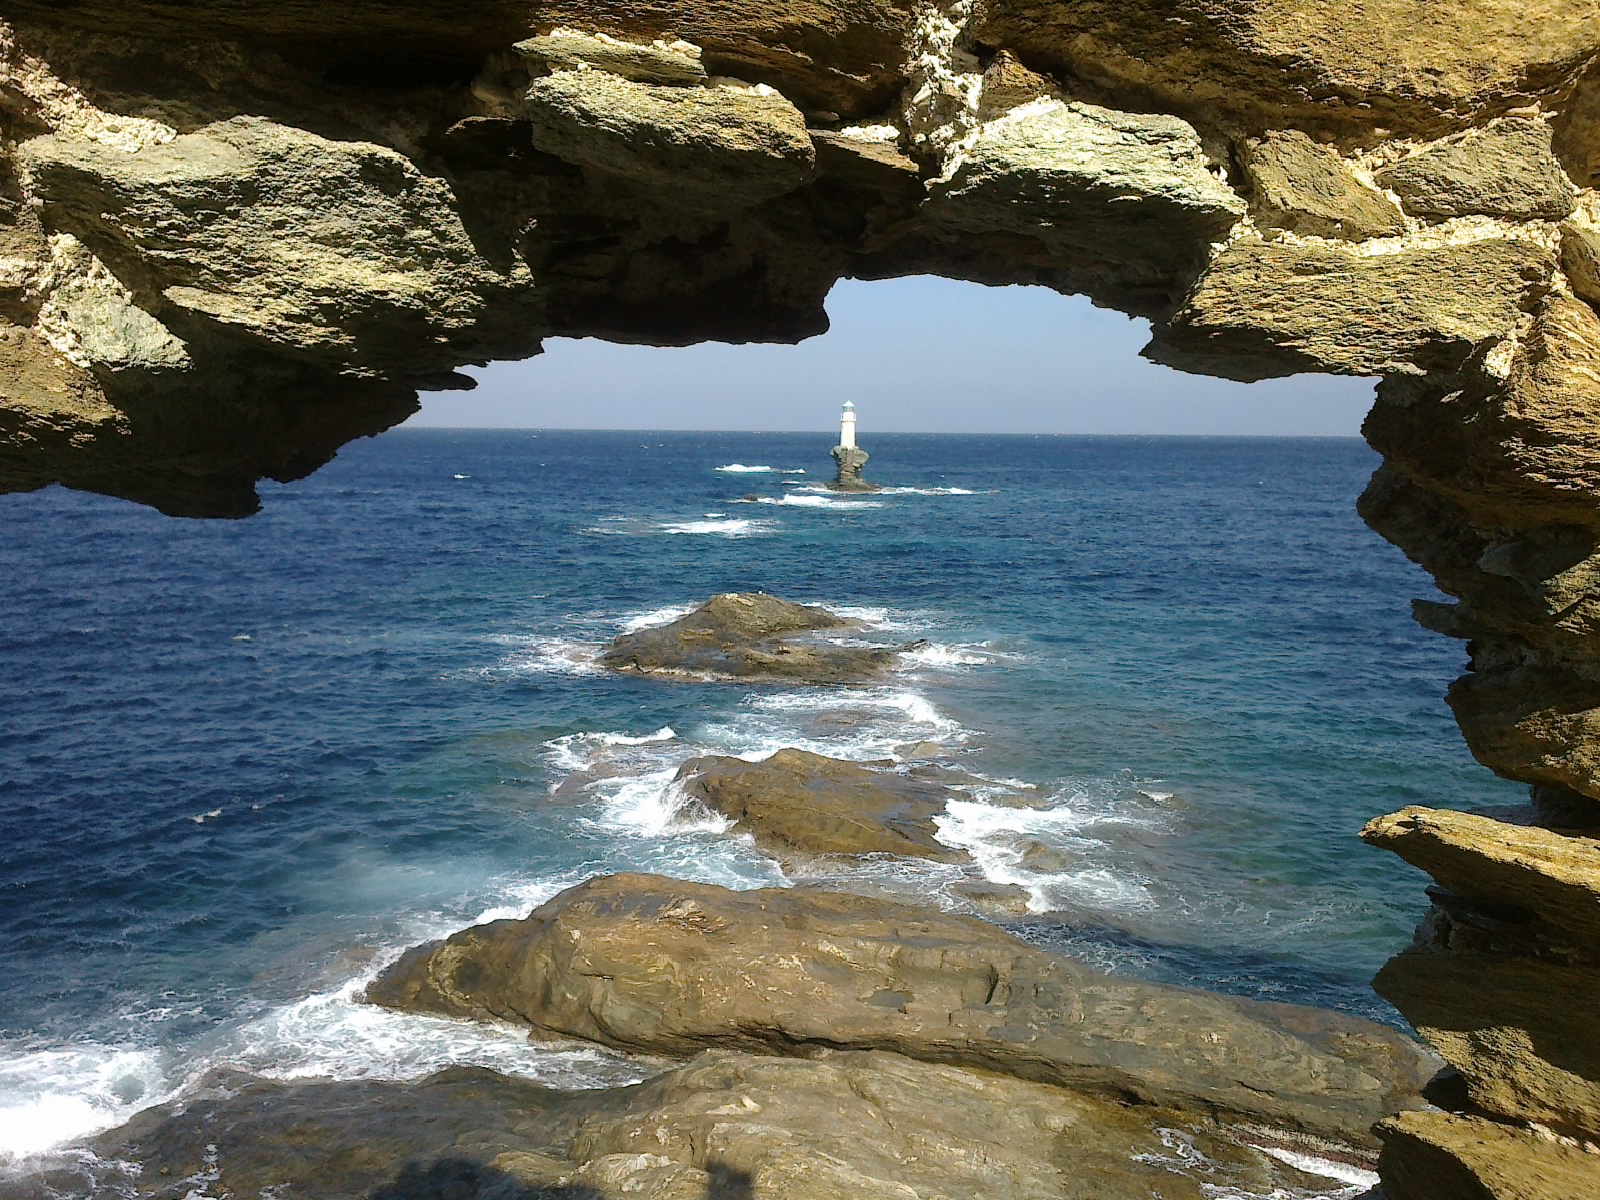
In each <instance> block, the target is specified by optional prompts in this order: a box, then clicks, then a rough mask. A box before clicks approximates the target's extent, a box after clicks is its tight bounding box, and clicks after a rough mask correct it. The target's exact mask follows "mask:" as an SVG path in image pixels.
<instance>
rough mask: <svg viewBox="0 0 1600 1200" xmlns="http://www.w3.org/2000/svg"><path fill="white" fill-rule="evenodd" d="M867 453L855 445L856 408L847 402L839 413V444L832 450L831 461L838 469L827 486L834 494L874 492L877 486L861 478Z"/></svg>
mask: <svg viewBox="0 0 1600 1200" xmlns="http://www.w3.org/2000/svg"><path fill="white" fill-rule="evenodd" d="M867 458H868V455H867V452H866V451H865V450H863V449H861V447H859V446H857V445H856V406H855V404H854V403H852V402H851V401H849V400H846V401H845V402H844V409H843V410H842V411H841V412H840V413H839V444H838V445H837V446H835V447H834V448H833V461H834V463H835V465H836V466H837V467H838V472H837V473H836V474H835V476H834V479H833V482H832V483H830V484H829V485H828V486H829V487H830V488H832V489H833V490H834V491H836V492H875V491H877V490H878V488H877V485H875V484H871V483H868V482H867V481H866V480H865V479H863V478H861V469H862V468H863V467H865V466H866V465H867Z"/></svg>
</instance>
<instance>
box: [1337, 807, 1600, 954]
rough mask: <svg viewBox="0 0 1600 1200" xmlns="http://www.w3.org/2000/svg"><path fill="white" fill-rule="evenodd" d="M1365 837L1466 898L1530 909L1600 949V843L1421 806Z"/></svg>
mask: <svg viewBox="0 0 1600 1200" xmlns="http://www.w3.org/2000/svg"><path fill="white" fill-rule="evenodd" d="M1361 837H1362V840H1364V841H1366V842H1367V843H1369V844H1370V845H1374V846H1381V847H1382V848H1383V849H1385V850H1392V851H1394V853H1396V854H1398V855H1399V856H1400V857H1401V858H1403V859H1405V860H1406V861H1407V862H1408V863H1410V864H1411V865H1412V866H1415V867H1420V868H1421V869H1422V870H1424V871H1426V872H1428V874H1430V875H1432V876H1433V877H1434V878H1435V879H1436V880H1438V881H1439V883H1441V884H1443V885H1444V886H1445V887H1446V888H1448V889H1449V890H1450V891H1452V892H1455V893H1456V894H1458V895H1461V896H1465V897H1467V898H1469V899H1475V900H1482V901H1485V902H1487V903H1491V904H1495V905H1503V906H1510V907H1513V908H1516V909H1521V910H1524V911H1525V912H1526V913H1528V914H1530V915H1531V916H1533V917H1535V918H1537V919H1538V920H1539V921H1541V922H1544V923H1545V924H1547V925H1548V926H1550V927H1551V928H1552V929H1554V930H1558V931H1560V932H1561V933H1562V934H1563V935H1564V936H1565V937H1566V938H1568V939H1571V940H1572V941H1573V942H1574V943H1575V944H1577V945H1600V842H1595V841H1591V840H1589V839H1587V838H1573V837H1566V836H1564V835H1562V834H1559V833H1555V832H1552V831H1551V830H1548V829H1540V828H1538V827H1537V826H1525V825H1508V824H1506V823H1505V822H1503V821H1496V820H1493V819H1491V818H1489V817H1483V816H1478V815H1476V814H1474V813H1464V812H1453V811H1450V810H1448V809H1429V808H1419V807H1415V806H1413V807H1411V808H1406V809H1402V810H1401V811H1400V812H1398V813H1391V814H1390V815H1389V816H1386V817H1378V818H1377V819H1375V820H1373V821H1371V822H1369V823H1368V824H1367V827H1366V828H1365V829H1363V830H1362V831H1361Z"/></svg>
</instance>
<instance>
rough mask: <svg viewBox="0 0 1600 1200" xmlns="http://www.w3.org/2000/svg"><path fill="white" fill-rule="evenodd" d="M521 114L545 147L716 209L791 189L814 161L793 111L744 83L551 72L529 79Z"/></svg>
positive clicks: (805, 176) (803, 180)
mask: <svg viewBox="0 0 1600 1200" xmlns="http://www.w3.org/2000/svg"><path fill="white" fill-rule="evenodd" d="M524 115H525V116H526V118H527V119H528V121H529V122H530V123H531V125H532V127H533V144H534V145H535V146H536V147H537V148H538V149H540V150H543V151H544V152H545V153H547V154H554V155H555V156H556V157H557V158H561V159H564V160H566V161H567V162H570V163H573V164H575V165H577V166H581V167H588V168H594V169H598V170H601V171H606V172H609V173H611V174H614V175H619V176H622V177H623V178H625V179H629V180H631V181H633V182H635V183H638V184H641V185H643V186H645V187H648V188H655V189H661V188H665V189H670V190H672V191H674V192H680V193H685V194H692V195H696V196H697V197H698V199H699V201H700V202H702V203H706V204H710V205H712V206H714V207H717V208H740V207H745V206H748V205H752V204H759V203H760V202H761V201H763V200H770V199H771V198H773V197H774V196H781V195H783V194H784V193H785V192H792V191H794V190H795V189H796V188H799V187H800V186H801V185H803V184H805V183H806V182H807V181H809V180H810V178H811V175H812V172H813V171H814V169H815V167H816V153H815V151H814V150H813V149H812V147H811V137H810V135H809V134H808V133H807V132H806V122H805V118H804V117H803V116H802V115H801V114H800V110H799V109H797V108H796V107H795V106H794V105H793V104H791V103H789V101H787V100H785V99H784V98H783V97H782V96H780V95H777V94H775V93H770V92H769V93H762V92H758V91H755V90H752V89H748V88H738V87H666V86H661V85H658V84H650V83H635V82H633V81H632V80H631V79H623V78H622V77H620V76H617V75H612V74H610V73H608V72H606V71H558V72H557V73H556V74H554V75H549V76H546V77H545V78H543V79H536V80H534V81H533V83H532V85H531V86H530V87H529V88H528V97H527V107H526V109H525V111H524Z"/></svg>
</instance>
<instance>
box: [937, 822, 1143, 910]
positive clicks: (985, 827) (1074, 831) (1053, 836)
mask: <svg viewBox="0 0 1600 1200" xmlns="http://www.w3.org/2000/svg"><path fill="white" fill-rule="evenodd" d="M1086 799H1087V798H1086V797H1083V796H1082V795H1081V793H1076V792H1069V793H1068V794H1066V795H1064V796H1059V797H1057V798H1056V799H1055V801H1054V802H1053V803H1046V804H1044V805H1042V806H1037V807H1035V806H1028V807H1017V806H1014V805H1007V804H996V803H991V802H989V801H987V800H984V799H979V798H974V799H972V800H951V801H950V802H949V803H948V804H947V805H946V806H945V812H944V813H943V814H941V815H939V816H936V817H934V819H933V821H934V825H935V827H936V829H937V831H938V832H937V833H936V834H935V835H934V836H935V837H937V838H938V839H939V841H941V842H943V843H944V844H945V845H947V846H950V847H952V848H954V849H957V850H964V851H965V852H966V853H967V854H968V855H969V856H970V857H971V858H972V860H973V861H974V862H975V863H977V865H978V869H979V870H980V871H981V872H983V875H984V877H985V878H986V879H988V880H989V881H990V882H992V883H998V884H1008V885H1011V886H1015V887H1020V888H1022V889H1024V890H1025V891H1026V892H1027V893H1028V907H1029V909H1030V910H1031V911H1033V912H1051V911H1054V910H1057V909H1060V908H1062V907H1063V906H1064V905H1074V906H1088V907H1093V908H1105V909H1112V910H1116V911H1123V912H1127V911H1138V910H1143V909H1149V908H1150V907H1152V906H1153V905H1154V903H1155V901H1154V898H1153V897H1152V896H1151V894H1150V890H1149V888H1148V887H1147V886H1146V885H1145V884H1144V883H1143V882H1142V881H1140V880H1138V879H1136V878H1132V877H1130V876H1128V875H1125V874H1120V873H1118V872H1116V871H1114V870H1112V869H1111V868H1110V867H1108V866H1105V865H1103V864H1101V863H1099V862H1097V861H1096V856H1097V854H1098V852H1099V851H1100V850H1101V848H1102V845H1101V843H1100V842H1099V841H1098V839H1096V838H1094V837H1093V836H1091V834H1090V832H1089V831H1090V830H1091V829H1092V827H1093V826H1095V825H1096V824H1099V823H1101V822H1103V821H1105V820H1106V819H1107V817H1106V814H1105V813H1104V812H1103V811H1102V810H1100V809H1098V808H1096V807H1094V806H1093V805H1090V804H1088V803H1084V802H1083V801H1085V800H1086ZM1075 801H1077V802H1078V803H1075ZM1030 852H1031V853H1033V854H1039V853H1040V852H1044V853H1046V854H1047V855H1048V858H1047V861H1049V862H1051V863H1052V864H1053V866H1054V867H1055V869H1051V867H1040V866H1037V865H1033V864H1030V861H1029V857H1030Z"/></svg>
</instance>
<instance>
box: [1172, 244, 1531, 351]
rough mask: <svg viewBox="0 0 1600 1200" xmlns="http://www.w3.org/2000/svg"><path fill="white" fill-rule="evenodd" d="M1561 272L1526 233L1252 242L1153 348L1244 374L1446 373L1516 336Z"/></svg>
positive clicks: (1229, 256)
mask: <svg viewBox="0 0 1600 1200" xmlns="http://www.w3.org/2000/svg"><path fill="white" fill-rule="evenodd" d="M1553 268H1554V263H1553V262H1552V261H1551V256H1550V253H1549V252H1548V251H1547V250H1546V249H1545V248H1544V247H1543V246H1541V245H1539V244H1538V243H1537V242H1533V241H1523V240H1520V239H1517V238H1500V237H1493V238H1487V239H1485V240H1482V241H1475V242H1470V243H1467V244H1464V245H1451V244H1445V245H1437V246H1431V245H1419V246H1417V247H1416V248H1414V249H1413V248H1402V249H1398V250H1396V251H1395V252H1392V253H1383V254H1366V253H1362V252H1361V251H1360V250H1358V249H1356V248H1354V247H1343V246H1338V245H1330V244H1325V243H1324V244H1311V243H1307V244H1299V245H1291V244H1287V243H1282V242H1263V241H1257V240H1253V239H1244V240H1240V241H1237V242H1235V243H1233V244H1232V245H1230V246H1229V247H1228V248H1227V249H1226V250H1224V251H1223V252H1222V253H1221V255H1219V256H1218V257H1217V258H1216V259H1215V260H1214V261H1213V262H1212V264H1211V266H1210V268H1209V269H1208V270H1207V271H1206V273H1205V275H1203V276H1202V277H1201V279H1200V282H1199V283H1198V284H1197V285H1196V286H1195V289H1194V291H1193V292H1192V293H1190V295H1189V298H1188V300H1187V301H1186V302H1185V304H1184V306H1183V308H1182V309H1181V310H1180V311H1179V312H1178V314H1177V315H1176V316H1175V317H1174V318H1173V319H1172V322H1171V325H1170V326H1169V327H1168V328H1167V329H1166V330H1164V331H1161V332H1159V333H1158V334H1157V337H1156V339H1155V341H1154V342H1153V343H1152V344H1151V346H1150V348H1148V349H1147V350H1146V351H1145V353H1146V355H1147V356H1148V357H1151V358H1154V359H1155V360H1156V361H1158V362H1164V363H1168V364H1169V365H1172V366H1176V367H1181V368H1183V369H1185V370H1191V371H1198V372H1203V373H1205V374H1213V375H1222V376H1225V377H1227V378H1230V379H1243V380H1256V379H1266V378H1270V377H1272V376H1275V375H1292V374H1295V373H1296V372H1299V371H1327V372H1331V373H1334V374H1340V375H1379V374H1402V375H1420V374H1423V373H1425V372H1438V373H1449V372H1451V371H1454V370H1456V369H1458V368H1459V367H1460V366H1461V365H1462V364H1464V363H1465V362H1466V361H1467V359H1468V357H1469V356H1470V355H1472V354H1473V353H1474V352H1475V351H1480V350H1483V349H1485V348H1487V347H1489V346H1493V345H1495V344H1497V343H1499V342H1501V341H1504V340H1505V339H1508V338H1510V337H1512V336H1513V335H1514V334H1515V333H1516V332H1517V330H1518V328H1519V324H1520V322H1521V318H1522V317H1523V314H1524V311H1525V310H1526V309H1527V308H1528V307H1530V306H1531V305H1532V304H1533V302H1534V301H1535V299H1537V297H1538V296H1539V295H1541V294H1542V292H1543V291H1544V290H1545V289H1547V288H1548V286H1549V283H1548V281H1549V279H1550V276H1551V274H1552V271H1553Z"/></svg>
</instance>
